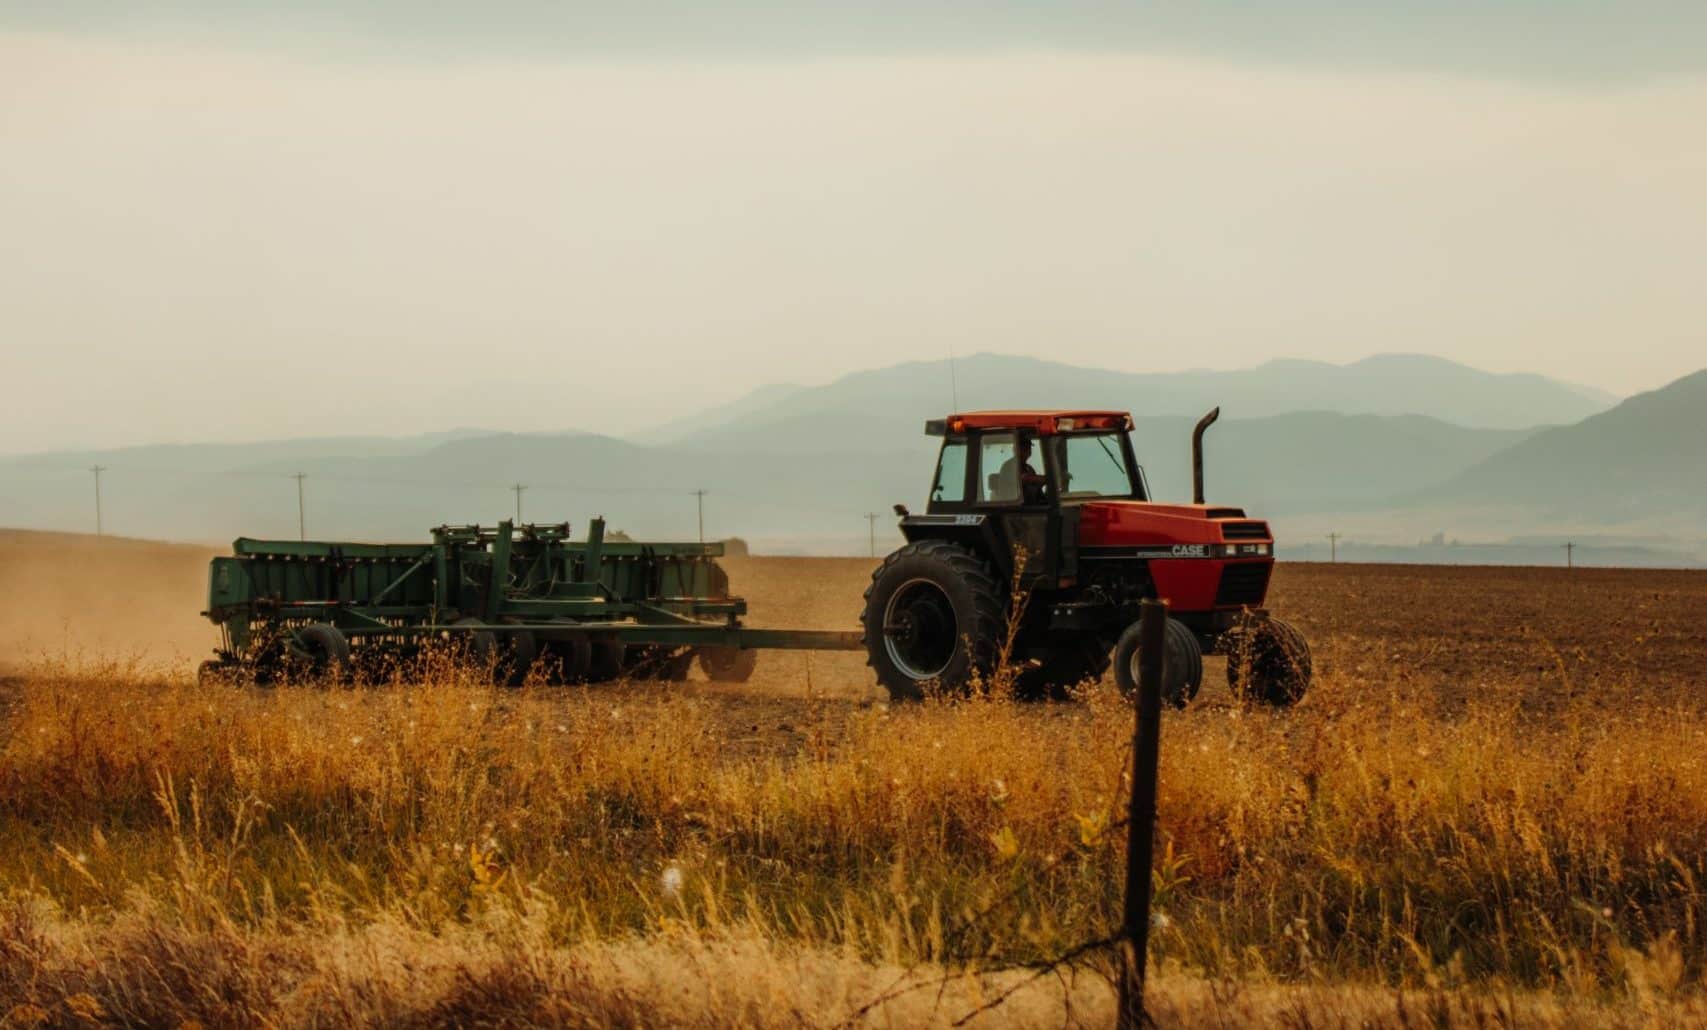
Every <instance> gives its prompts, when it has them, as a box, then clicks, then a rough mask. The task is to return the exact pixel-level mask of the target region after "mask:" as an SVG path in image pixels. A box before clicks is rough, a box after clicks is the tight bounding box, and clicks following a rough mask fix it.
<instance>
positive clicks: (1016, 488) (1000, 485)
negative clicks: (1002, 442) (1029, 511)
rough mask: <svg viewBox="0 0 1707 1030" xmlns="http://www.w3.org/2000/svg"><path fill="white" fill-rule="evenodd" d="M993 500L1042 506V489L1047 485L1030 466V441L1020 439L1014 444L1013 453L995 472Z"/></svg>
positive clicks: (1025, 438) (1023, 438)
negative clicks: (1014, 501) (1016, 501)
mask: <svg viewBox="0 0 1707 1030" xmlns="http://www.w3.org/2000/svg"><path fill="white" fill-rule="evenodd" d="M995 480H996V481H995V484H994V485H995V490H994V491H993V493H994V498H993V499H995V500H1001V501H1012V500H1021V501H1023V502H1024V503H1026V504H1042V503H1043V489H1044V486H1045V485H1046V484H1047V482H1048V480H1046V479H1045V478H1044V477H1043V476H1041V475H1039V474H1038V472H1037V469H1035V468H1033V467H1032V465H1031V440H1030V439H1029V438H1027V437H1023V436H1022V437H1020V438H1019V439H1018V440H1017V441H1015V443H1014V453H1013V456H1012V457H1010V458H1009V459H1008V460H1007V461H1004V462H1003V463H1002V467H1001V468H1000V469H998V470H997V471H996V476H995Z"/></svg>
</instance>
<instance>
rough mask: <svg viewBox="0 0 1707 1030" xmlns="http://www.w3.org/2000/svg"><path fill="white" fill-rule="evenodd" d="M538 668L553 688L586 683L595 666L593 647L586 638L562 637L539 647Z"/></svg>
mask: <svg viewBox="0 0 1707 1030" xmlns="http://www.w3.org/2000/svg"><path fill="white" fill-rule="evenodd" d="M535 664H536V665H537V667H538V668H539V669H540V670H542V671H543V672H544V674H545V681H546V682H547V683H549V684H551V685H552V686H563V685H564V684H569V683H585V682H586V681H587V670H588V669H589V668H591V667H592V664H593V645H592V644H590V643H588V642H587V640H586V638H585V637H562V638H559V639H556V640H547V641H545V642H544V643H542V644H540V645H539V657H538V658H537V659H536V660H535Z"/></svg>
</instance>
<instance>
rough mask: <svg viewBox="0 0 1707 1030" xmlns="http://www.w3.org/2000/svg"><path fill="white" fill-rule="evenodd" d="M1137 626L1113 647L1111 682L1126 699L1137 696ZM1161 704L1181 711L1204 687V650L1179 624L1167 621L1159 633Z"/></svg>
mask: <svg viewBox="0 0 1707 1030" xmlns="http://www.w3.org/2000/svg"><path fill="white" fill-rule="evenodd" d="M1138 626H1139V624H1138V623H1136V622H1134V623H1133V624H1132V625H1130V626H1128V627H1126V630H1125V632H1123V633H1121V634H1120V641H1119V642H1118V643H1116V644H1115V645H1114V681H1115V682H1116V683H1117V684H1119V686H1120V691H1121V693H1123V694H1125V695H1126V696H1128V697H1136V696H1137V694H1138V663H1139V652H1140V648H1139V646H1138V638H1139V628H1138ZM1162 640H1163V647H1164V651H1165V657H1164V658H1163V661H1162V702H1163V703H1164V704H1167V705H1171V706H1173V707H1174V708H1184V707H1185V706H1186V705H1188V704H1190V703H1191V699H1192V698H1194V697H1196V696H1197V691H1198V688H1199V687H1201V686H1202V685H1203V648H1201V647H1200V646H1198V643H1197V636H1196V635H1195V634H1194V633H1192V632H1191V630H1190V629H1188V628H1186V625H1185V624H1184V623H1182V622H1177V621H1175V620H1173V619H1169V620H1168V621H1167V624H1166V626H1165V627H1164V628H1163V633H1162Z"/></svg>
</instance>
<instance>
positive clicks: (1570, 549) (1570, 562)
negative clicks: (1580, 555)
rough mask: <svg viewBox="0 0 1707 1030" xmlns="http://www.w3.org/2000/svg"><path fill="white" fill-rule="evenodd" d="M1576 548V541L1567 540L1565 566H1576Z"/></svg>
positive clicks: (1568, 567) (1569, 567)
mask: <svg viewBox="0 0 1707 1030" xmlns="http://www.w3.org/2000/svg"><path fill="white" fill-rule="evenodd" d="M1576 550H1577V545H1576V544H1575V543H1573V542H1571V541H1569V540H1567V541H1565V568H1567V569H1571V568H1575V567H1576Z"/></svg>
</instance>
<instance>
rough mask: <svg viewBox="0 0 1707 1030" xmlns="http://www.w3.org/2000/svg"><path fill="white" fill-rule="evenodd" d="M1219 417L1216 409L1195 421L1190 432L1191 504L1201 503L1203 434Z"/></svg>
mask: <svg viewBox="0 0 1707 1030" xmlns="http://www.w3.org/2000/svg"><path fill="white" fill-rule="evenodd" d="M1220 417H1221V409H1220V408H1216V409H1215V410H1214V411H1211V412H1210V413H1209V414H1207V415H1205V416H1203V417H1202V418H1200V419H1198V420H1197V428H1196V429H1193V430H1192V431H1191V503H1193V504H1202V503H1203V432H1204V430H1206V429H1208V428H1209V427H1210V426H1212V425H1214V424H1215V420H1216V419H1218V418H1220Z"/></svg>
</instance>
